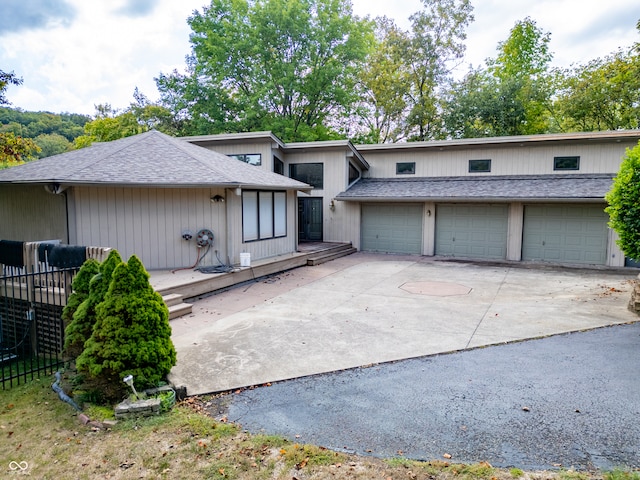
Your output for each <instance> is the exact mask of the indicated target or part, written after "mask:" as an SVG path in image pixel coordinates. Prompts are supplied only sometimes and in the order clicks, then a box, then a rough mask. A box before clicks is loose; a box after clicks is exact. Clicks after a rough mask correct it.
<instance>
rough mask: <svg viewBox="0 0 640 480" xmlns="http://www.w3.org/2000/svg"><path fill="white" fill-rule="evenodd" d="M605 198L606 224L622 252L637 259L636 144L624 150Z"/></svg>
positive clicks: (639, 157) (639, 154)
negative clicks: (617, 238)
mask: <svg viewBox="0 0 640 480" xmlns="http://www.w3.org/2000/svg"><path fill="white" fill-rule="evenodd" d="M605 198H606V200H607V202H608V203H609V206H608V207H607V208H606V209H605V211H606V212H607V213H608V214H609V226H610V227H611V228H612V229H613V230H615V231H616V232H617V233H618V237H619V240H618V245H619V246H620V248H621V249H622V251H623V252H624V254H625V255H626V256H627V257H629V258H632V259H634V260H640V143H639V144H638V145H637V146H636V147H635V148H633V149H627V153H626V155H625V156H624V158H623V159H622V163H621V164H620V170H619V171H618V174H617V175H616V178H615V179H614V181H613V187H612V188H611V191H609V193H607V195H606V197H605Z"/></svg>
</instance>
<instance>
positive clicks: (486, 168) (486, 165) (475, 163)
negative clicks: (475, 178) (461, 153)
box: [469, 158, 491, 173]
mask: <svg viewBox="0 0 640 480" xmlns="http://www.w3.org/2000/svg"><path fill="white" fill-rule="evenodd" d="M490 171H491V159H488V158H487V159H483V160H469V173H482V172H490Z"/></svg>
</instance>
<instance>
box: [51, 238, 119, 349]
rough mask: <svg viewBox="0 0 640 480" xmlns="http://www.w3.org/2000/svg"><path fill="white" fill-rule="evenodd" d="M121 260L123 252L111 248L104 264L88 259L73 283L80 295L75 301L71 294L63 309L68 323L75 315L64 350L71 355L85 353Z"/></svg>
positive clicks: (68, 330)
mask: <svg viewBox="0 0 640 480" xmlns="http://www.w3.org/2000/svg"><path fill="white" fill-rule="evenodd" d="M121 263H122V258H121V257H120V254H119V253H118V252H117V251H116V250H111V252H109V256H108V257H107V259H106V260H105V261H104V262H103V263H102V264H100V263H98V262H97V261H96V260H87V261H86V262H85V263H84V264H83V265H82V268H80V271H79V272H78V275H77V276H76V278H75V279H74V281H73V284H72V288H73V289H74V290H75V292H76V293H78V296H77V297H76V298H75V299H73V300H72V297H73V296H74V295H71V296H70V297H69V302H68V303H67V307H65V309H64V310H63V312H62V318H63V319H64V320H65V323H66V321H68V319H69V315H71V321H70V322H69V323H68V324H67V325H66V328H65V332H64V334H65V340H64V353H65V355H66V356H67V357H69V358H72V359H75V358H77V357H78V356H79V355H80V354H81V353H82V350H83V349H84V344H85V342H86V341H87V340H88V339H89V337H91V333H92V331H93V327H94V325H95V323H96V307H97V306H98V304H100V303H101V302H102V301H103V300H104V296H105V294H106V293H107V290H108V288H109V283H110V281H111V275H112V273H113V271H114V269H115V268H116V267H117V266H118V265H119V264H121ZM80 299H82V300H80ZM65 312H66V313H65Z"/></svg>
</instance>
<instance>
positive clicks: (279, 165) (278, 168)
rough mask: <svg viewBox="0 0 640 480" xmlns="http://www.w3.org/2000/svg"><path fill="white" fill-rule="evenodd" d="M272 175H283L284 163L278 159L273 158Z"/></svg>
mask: <svg viewBox="0 0 640 480" xmlns="http://www.w3.org/2000/svg"><path fill="white" fill-rule="evenodd" d="M273 173H277V174H278V175H284V163H283V162H282V160H280V159H279V158H278V157H273Z"/></svg>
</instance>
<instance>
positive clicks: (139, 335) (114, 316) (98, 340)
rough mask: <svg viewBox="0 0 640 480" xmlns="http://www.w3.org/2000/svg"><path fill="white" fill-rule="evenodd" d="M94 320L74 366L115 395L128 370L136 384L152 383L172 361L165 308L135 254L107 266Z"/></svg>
mask: <svg viewBox="0 0 640 480" xmlns="http://www.w3.org/2000/svg"><path fill="white" fill-rule="evenodd" d="M96 313H97V322H96V324H95V325H94V328H93V332H92V334H91V337H90V338H89V339H88V340H87V342H86V343H85V349H84V351H83V352H82V354H81V355H80V357H78V360H77V366H78V370H79V371H82V372H85V373H88V374H89V375H90V376H91V378H92V379H93V380H94V381H96V382H98V383H99V384H100V385H102V386H103V392H104V393H105V394H106V395H107V397H109V398H112V399H115V398H117V397H118V394H122V393H123V392H124V391H125V389H126V386H125V385H124V384H123V382H122V378H123V377H125V376H127V375H133V378H134V382H135V384H136V386H137V387H139V388H147V387H151V386H157V385H158V384H159V383H160V382H161V381H164V380H165V379H166V376H167V375H168V373H169V372H170V371H171V368H172V367H173V366H174V365H175V364H176V351H175V348H174V346H173V343H172V341H171V326H170V325H169V311H168V309H167V307H166V305H165V304H164V302H163V300H162V297H161V296H160V294H159V293H157V292H156V291H154V289H153V287H152V286H151V285H150V283H149V274H148V273H147V271H146V270H145V268H144V266H143V265H142V263H141V262H140V260H139V259H138V257H136V256H135V255H133V256H131V257H130V258H129V260H128V261H127V263H121V264H119V265H118V266H117V267H116V268H115V270H114V271H113V276H112V279H111V283H110V285H109V290H108V291H107V294H106V295H105V298H104V301H103V302H102V303H100V304H99V305H98V306H97V308H96Z"/></svg>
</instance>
